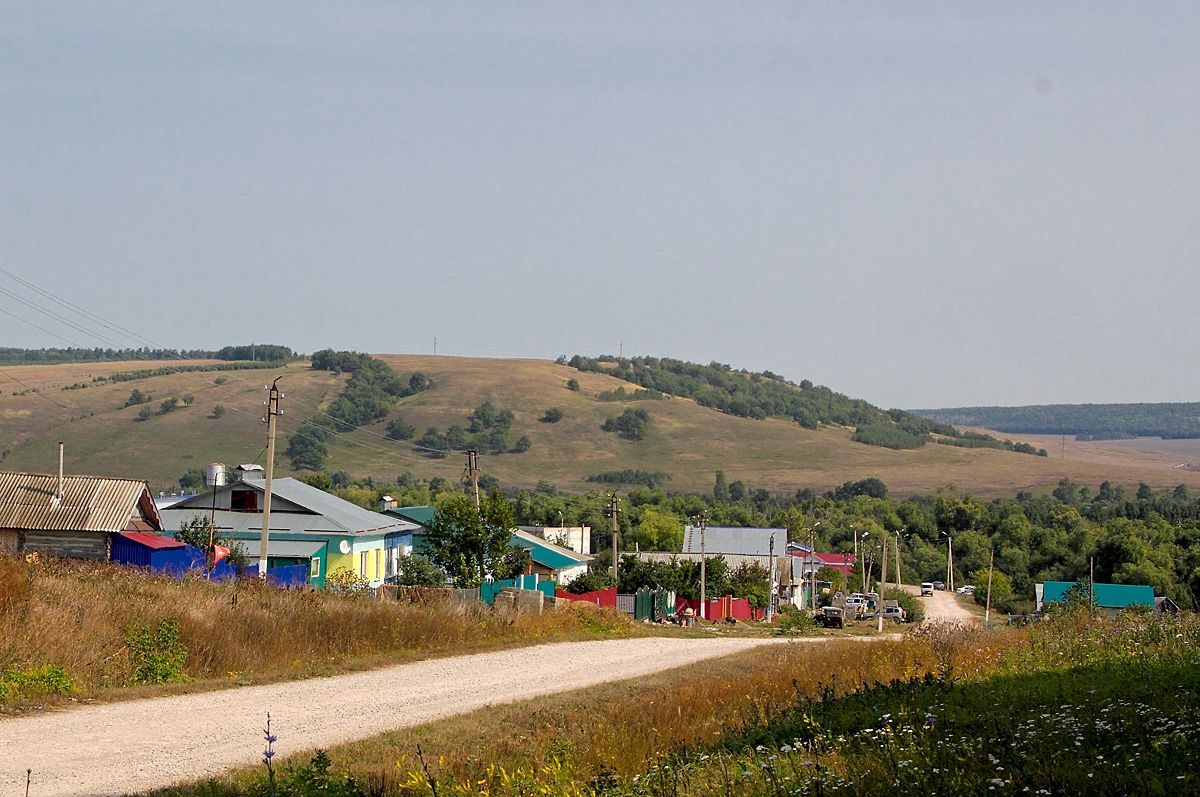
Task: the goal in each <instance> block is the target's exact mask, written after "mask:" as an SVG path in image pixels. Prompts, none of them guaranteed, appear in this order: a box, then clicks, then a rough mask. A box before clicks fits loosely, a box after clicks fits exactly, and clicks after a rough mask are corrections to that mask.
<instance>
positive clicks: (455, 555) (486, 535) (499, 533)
mask: <svg viewBox="0 0 1200 797" xmlns="http://www.w3.org/2000/svg"><path fill="white" fill-rule="evenodd" d="M515 525H516V524H515V522H514V521H513V509H512V505H511V504H509V503H508V501H506V500H504V496H503V495H501V494H500V492H499V491H498V490H495V491H493V492H492V493H491V494H490V495H488V496H487V497H486V498H485V499H484V500H483V501H482V502H481V503H480V506H479V511H478V512H476V511H475V505H474V503H473V502H472V500H471V499H470V498H469V497H467V495H465V494H464V493H455V494H454V495H451V496H449V497H448V498H446V499H445V500H443V501H442V502H441V504H440V505H439V506H438V511H437V514H436V515H435V516H434V518H433V520H432V521H430V523H429V528H428V533H427V535H426V539H427V540H428V541H429V543H430V545H431V548H432V550H431V551H430V553H429V558H430V560H431V561H432V562H433V563H434V564H436V565H437V566H438V567H440V568H441V569H442V570H444V571H445V572H446V573H447V574H449V576H450V578H451V579H452V580H453V582H454V585H455V586H456V587H460V588H470V587H477V586H479V584H480V583H482V582H483V581H484V579H486V578H487V577H488V576H492V577H495V575H496V570H497V567H498V566H500V565H501V560H502V559H503V557H504V554H505V553H506V552H507V551H508V542H509V540H510V539H511V538H512V529H513V527H514V526H515Z"/></svg>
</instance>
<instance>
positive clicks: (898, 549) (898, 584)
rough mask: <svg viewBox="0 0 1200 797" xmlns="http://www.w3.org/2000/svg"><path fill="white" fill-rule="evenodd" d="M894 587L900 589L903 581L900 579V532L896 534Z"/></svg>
mask: <svg viewBox="0 0 1200 797" xmlns="http://www.w3.org/2000/svg"><path fill="white" fill-rule="evenodd" d="M896 586H897V587H899V588H902V587H903V586H904V579H902V578H900V532H898V531H897V532H896Z"/></svg>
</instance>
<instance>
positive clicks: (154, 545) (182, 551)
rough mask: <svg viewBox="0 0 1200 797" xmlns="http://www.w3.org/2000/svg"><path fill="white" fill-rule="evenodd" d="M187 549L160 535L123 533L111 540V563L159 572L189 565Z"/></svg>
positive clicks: (143, 532)
mask: <svg viewBox="0 0 1200 797" xmlns="http://www.w3.org/2000/svg"><path fill="white" fill-rule="evenodd" d="M187 548H188V546H187V545H186V544H185V543H182V542H180V541H179V540H176V539H172V538H171V537H164V536H162V535H161V534H151V533H149V532H145V531H132V532H125V533H122V534H118V535H116V536H115V537H114V538H113V541H112V561H114V562H119V563H120V564H124V565H133V566H134V567H153V568H155V569H156V570H159V569H163V568H165V567H167V566H168V565H175V564H184V563H185V562H186V563H190V561H191V557H190V556H188V551H187ZM201 561H203V560H201Z"/></svg>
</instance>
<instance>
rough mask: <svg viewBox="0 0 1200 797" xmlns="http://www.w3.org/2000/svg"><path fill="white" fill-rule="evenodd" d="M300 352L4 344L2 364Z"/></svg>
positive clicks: (276, 356)
mask: <svg viewBox="0 0 1200 797" xmlns="http://www.w3.org/2000/svg"><path fill="white" fill-rule="evenodd" d="M295 356H296V355H295V354H294V353H293V352H292V350H291V349H289V348H288V347H287V346H274V345H270V344H263V343H258V344H251V345H249V346H226V347H225V348H223V349H219V350H217V351H209V350H206V349H148V348H144V347H143V348H140V349H100V348H96V349H80V348H74V347H68V348H65V349H16V348H12V347H8V346H3V347H0V365H51V364H55V363H95V362H124V361H127V360H258V361H264V360H265V361H271V362H276V363H279V362H287V361H288V360H291V359H293V358H294V357H295Z"/></svg>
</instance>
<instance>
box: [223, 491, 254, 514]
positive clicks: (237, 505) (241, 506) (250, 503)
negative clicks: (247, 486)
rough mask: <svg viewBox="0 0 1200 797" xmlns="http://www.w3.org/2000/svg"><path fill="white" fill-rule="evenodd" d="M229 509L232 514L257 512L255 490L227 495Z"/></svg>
mask: <svg viewBox="0 0 1200 797" xmlns="http://www.w3.org/2000/svg"><path fill="white" fill-rule="evenodd" d="M229 508H230V509H232V510H233V511H234V512H257V511H258V491H257V490H234V491H233V492H232V493H230V494H229Z"/></svg>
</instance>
